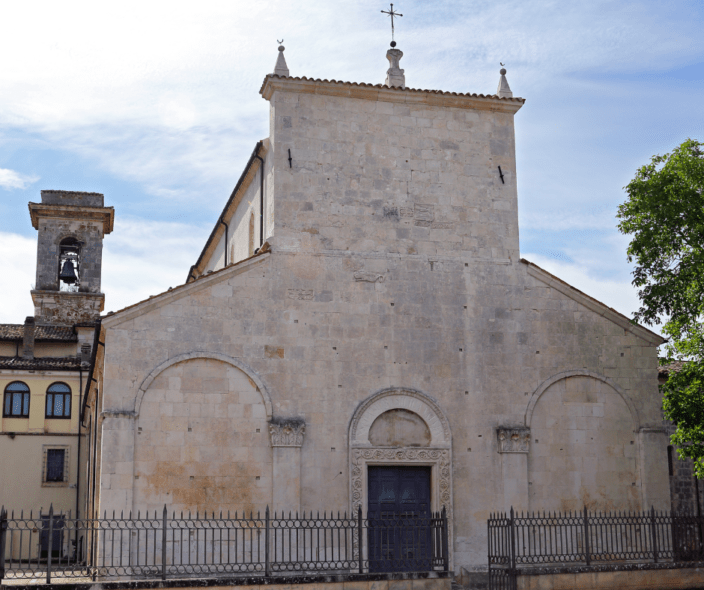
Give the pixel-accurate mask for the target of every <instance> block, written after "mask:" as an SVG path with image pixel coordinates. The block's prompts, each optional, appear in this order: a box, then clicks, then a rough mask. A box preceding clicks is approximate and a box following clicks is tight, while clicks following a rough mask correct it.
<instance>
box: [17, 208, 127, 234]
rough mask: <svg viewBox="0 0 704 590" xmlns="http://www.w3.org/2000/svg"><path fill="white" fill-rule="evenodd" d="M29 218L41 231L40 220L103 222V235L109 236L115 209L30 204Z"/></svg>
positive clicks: (34, 226)
mask: <svg viewBox="0 0 704 590" xmlns="http://www.w3.org/2000/svg"><path fill="white" fill-rule="evenodd" d="M29 216H30V217H31V219H32V227H33V228H34V229H39V219H41V218H48V219H81V220H91V221H101V222H102V223H103V234H109V233H110V232H111V231H112V229H113V226H114V223H115V209H114V208H113V207H78V206H75V205H45V204H43V203H29Z"/></svg>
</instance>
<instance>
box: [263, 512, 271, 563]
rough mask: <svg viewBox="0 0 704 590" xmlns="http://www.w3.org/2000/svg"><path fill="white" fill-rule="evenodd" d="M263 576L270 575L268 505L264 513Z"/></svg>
mask: <svg viewBox="0 0 704 590" xmlns="http://www.w3.org/2000/svg"><path fill="white" fill-rule="evenodd" d="M264 526H265V530H264V575H265V576H269V575H271V571H270V569H269V505H268V504H267V507H266V510H265V512H264Z"/></svg>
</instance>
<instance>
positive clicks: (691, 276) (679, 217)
mask: <svg viewBox="0 0 704 590" xmlns="http://www.w3.org/2000/svg"><path fill="white" fill-rule="evenodd" d="M625 188H626V192H627V193H628V199H627V200H626V202H625V203H623V204H622V205H621V206H620V207H619V210H618V215H617V217H618V218H619V220H620V222H619V225H618V228H619V230H620V231H621V233H624V234H629V235H631V236H632V239H631V243H630V245H629V246H628V261H629V262H633V261H635V264H636V268H635V270H634V271H633V277H634V278H633V285H635V286H636V287H637V288H638V289H639V292H638V295H639V297H640V301H641V307H640V309H639V310H638V311H637V312H636V314H635V318H634V319H635V320H636V321H639V322H643V323H645V324H648V325H653V324H659V323H661V318H666V319H665V323H664V325H663V329H662V332H663V334H664V335H665V336H666V337H668V338H669V341H668V343H667V345H666V346H665V351H666V354H667V360H666V362H672V361H673V360H675V359H683V360H687V361H688V362H687V363H685V364H684V367H683V368H682V369H681V370H680V371H677V372H675V371H670V375H669V378H668V380H667V382H666V383H664V384H663V385H661V386H660V390H661V392H662V393H663V409H664V412H665V417H666V418H668V419H669V420H672V421H673V422H674V423H675V424H676V425H677V430H676V432H675V434H674V435H673V436H672V444H673V445H676V446H677V447H678V454H679V456H680V458H685V457H689V458H691V459H693V460H694V472H695V475H696V476H697V477H698V478H700V479H701V478H703V477H704V326H703V325H702V320H703V317H704V144H702V143H700V142H698V141H695V140H692V139H688V140H687V141H685V142H684V143H683V144H682V145H680V146H678V147H677V148H675V149H674V150H673V151H672V152H671V153H669V154H665V155H664V156H654V157H653V158H652V160H651V161H650V163H649V164H647V165H645V166H643V167H642V168H640V169H639V170H638V172H637V173H636V175H635V178H634V179H633V180H632V181H631V182H630V183H629V184H628V186H626V187H625Z"/></svg>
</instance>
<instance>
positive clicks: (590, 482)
mask: <svg viewBox="0 0 704 590" xmlns="http://www.w3.org/2000/svg"><path fill="white" fill-rule="evenodd" d="M530 426H531V429H530V433H531V438H532V440H531V453H530V455H529V456H528V480H529V481H528V485H529V493H530V500H529V508H530V509H531V510H550V511H562V512H566V511H569V510H572V511H579V510H582V509H583V507H584V506H587V508H590V509H592V510H593V509H594V508H593V507H596V506H598V507H599V509H600V510H614V509H619V510H623V509H624V508H626V509H627V510H633V511H640V510H643V509H644V508H647V507H643V506H642V503H641V500H642V498H641V494H640V489H639V485H638V484H639V483H640V473H639V470H638V447H637V446H636V438H637V430H636V420H635V419H634V417H633V416H632V415H631V412H630V409H629V407H628V405H627V404H626V402H625V401H624V399H623V398H622V397H621V395H619V393H618V392H617V391H615V390H614V389H613V388H612V387H611V386H610V385H609V384H608V383H605V382H604V381H601V380H599V379H596V378H594V377H589V376H574V377H569V378H567V379H563V380H560V381H557V382H556V383H554V384H552V385H551V386H550V387H548V388H547V389H546V390H545V392H544V393H543V394H542V395H541V396H540V399H539V400H538V403H537V405H536V407H535V410H534V412H533V416H532V419H531V424H530ZM617 507H618V508H617Z"/></svg>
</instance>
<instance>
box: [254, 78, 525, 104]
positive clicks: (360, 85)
mask: <svg viewBox="0 0 704 590" xmlns="http://www.w3.org/2000/svg"><path fill="white" fill-rule="evenodd" d="M270 78H271V79H278V80H291V81H296V82H319V83H323V84H338V85H341V86H356V87H358V88H377V89H380V90H391V91H394V92H407V93H419V92H420V93H430V94H439V95H443V96H457V97H464V98H489V99H493V100H501V101H506V102H518V103H521V104H523V103H525V101H526V99H525V98H520V97H511V98H507V97H500V96H498V95H496V94H477V93H471V92H467V93H464V92H450V91H447V90H432V89H423V88H397V87H391V86H386V85H385V84H368V83H366V82H345V81H343V80H328V79H321V78H308V77H306V76H279V75H278V74H268V75H267V76H265V77H264V81H263V82H262V86H261V88H260V89H259V94H263V92H264V88H265V86H266V83H267V80H269V79H270Z"/></svg>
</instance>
